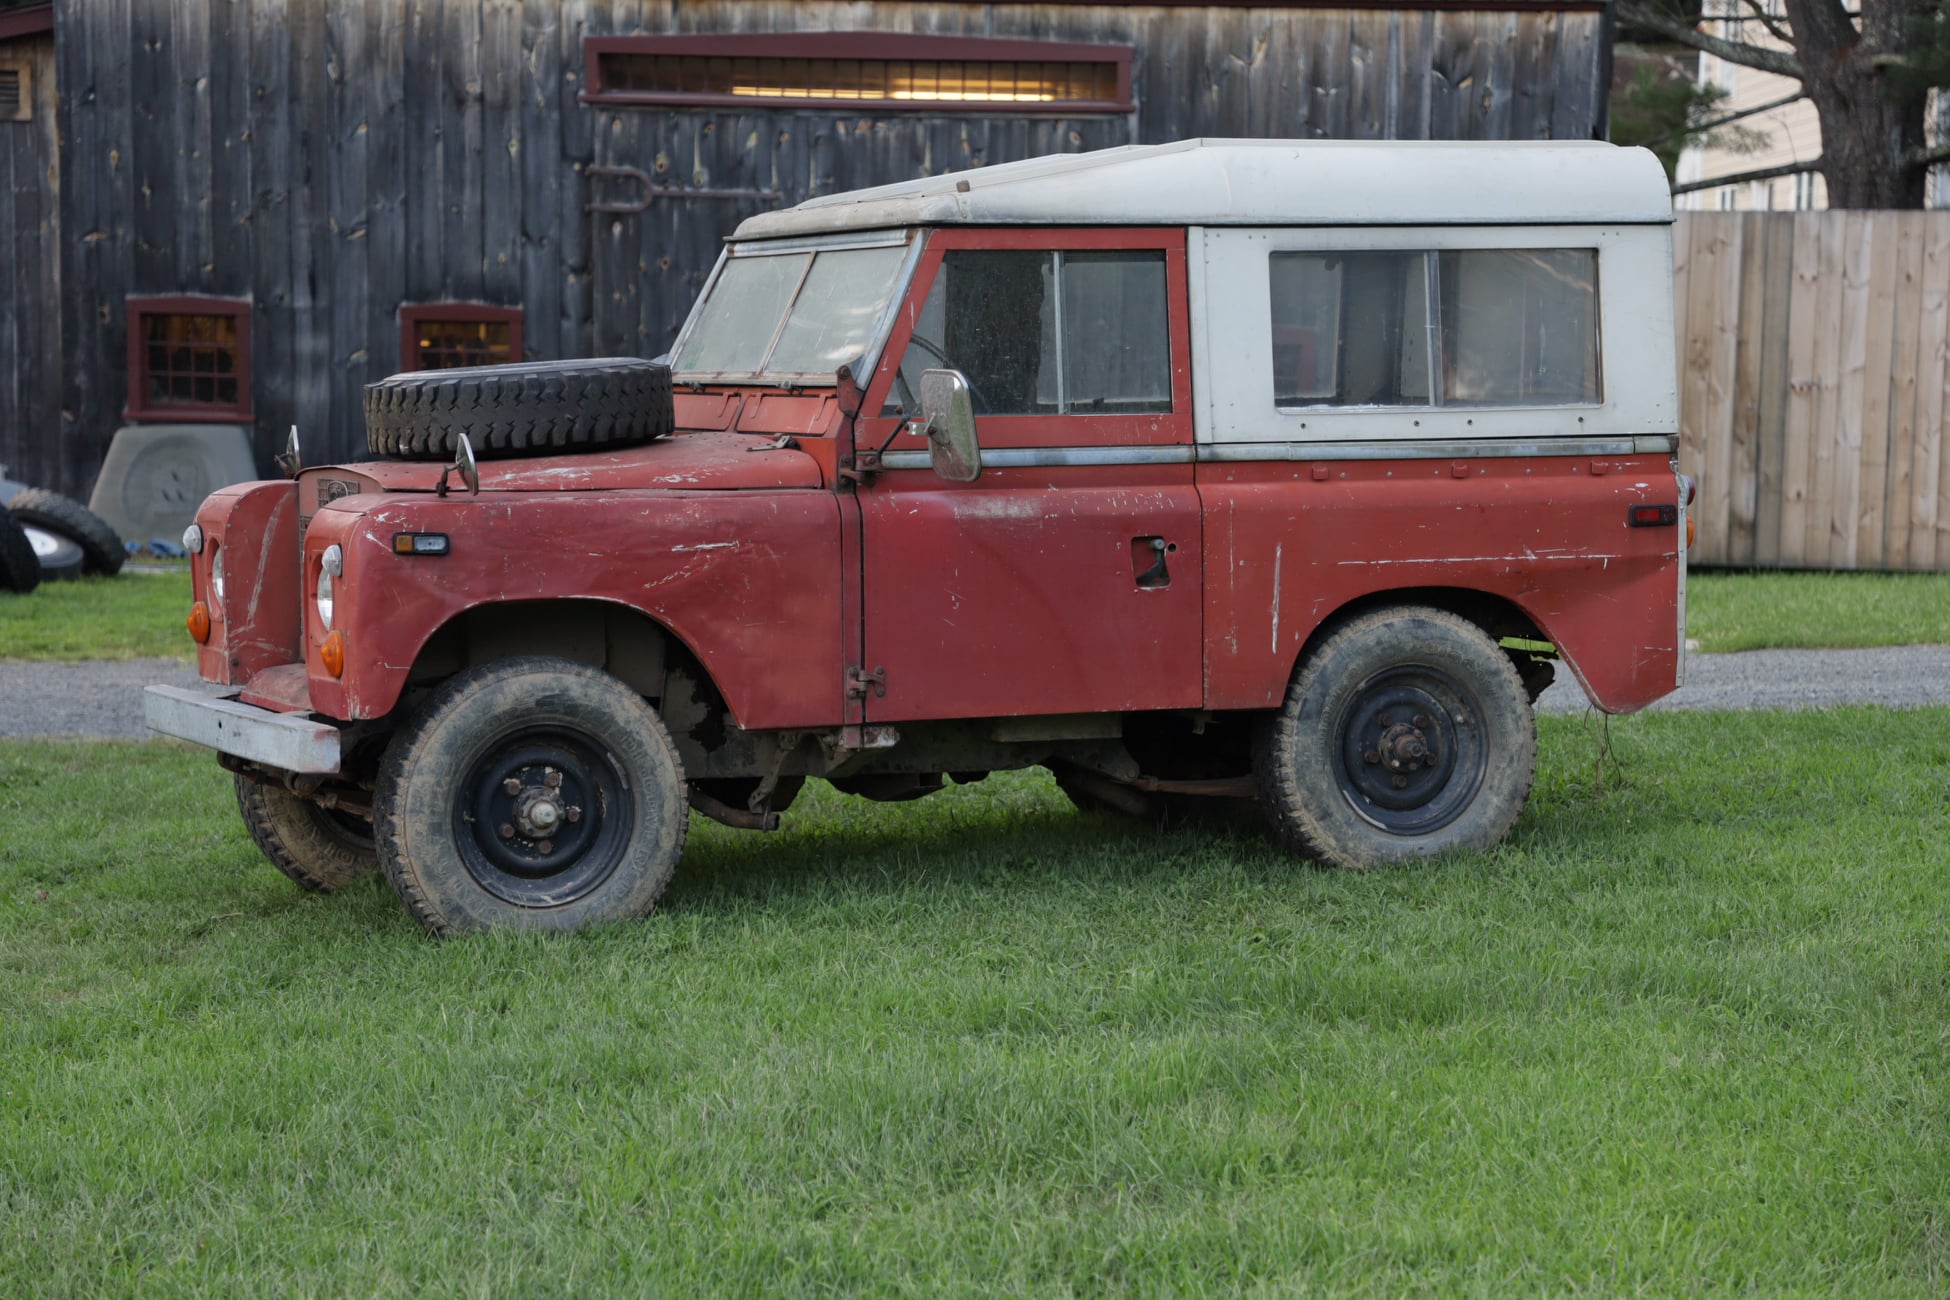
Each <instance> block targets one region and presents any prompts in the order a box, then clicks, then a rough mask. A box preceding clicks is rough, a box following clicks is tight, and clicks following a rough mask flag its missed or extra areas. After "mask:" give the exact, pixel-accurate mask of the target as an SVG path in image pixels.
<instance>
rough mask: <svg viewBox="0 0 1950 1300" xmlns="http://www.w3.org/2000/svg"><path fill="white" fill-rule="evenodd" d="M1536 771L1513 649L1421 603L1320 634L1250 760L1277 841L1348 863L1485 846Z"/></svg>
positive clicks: (1512, 818) (1502, 831)
mask: <svg viewBox="0 0 1950 1300" xmlns="http://www.w3.org/2000/svg"><path fill="white" fill-rule="evenodd" d="M1536 770H1537V724H1536V721H1535V719H1534V718H1533V717H1532V715H1531V711H1530V699H1529V696H1528V694H1527V693H1526V692H1525V690H1524V686H1523V681H1522V679H1521V678H1520V677H1519V676H1518V675H1517V672H1516V669H1515V668H1514V667H1512V666H1511V663H1510V659H1509V656H1507V655H1505V654H1504V653H1503V651H1502V650H1501V649H1499V648H1498V647H1497V645H1496V643H1495V642H1493V641H1492V640H1490V638H1489V637H1488V636H1486V635H1484V633H1483V632H1482V630H1481V629H1479V628H1477V627H1476V626H1475V625H1474V624H1473V623H1470V622H1468V621H1467V620H1465V619H1462V618H1459V617H1457V616H1456V615H1454V614H1450V613H1447V612H1445V611H1443V610H1438V609H1431V608H1427V607H1424V606H1404V607H1397V608H1393V609H1384V610H1376V611H1374V612H1372V613H1369V614H1364V615H1362V616H1360V617H1358V618H1355V619H1354V620H1352V621H1351V622H1349V623H1348V624H1347V625H1346V626H1345V627H1343V628H1341V629H1340V630H1339V631H1337V632H1335V633H1334V634H1333V635H1332V636H1330V637H1329V638H1328V639H1327V640H1326V641H1325V642H1324V643H1322V644H1321V646H1320V647H1319V649H1318V650H1316V651H1315V652H1314V653H1313V654H1312V655H1311V656H1309V657H1308V659H1307V661H1306V662H1305V663H1304V664H1303V665H1302V666H1301V668H1300V671H1299V672H1298V673H1297V674H1296V675H1295V677H1294V679H1293V684H1292V686H1291V688H1290V689H1289V690H1288V692H1287V698H1286V701H1285V703H1284V704H1283V705H1282V706H1281V708H1280V710H1279V712H1278V713H1277V714H1275V715H1274V716H1273V717H1272V718H1271V719H1269V720H1268V721H1267V722H1266V724H1265V725H1264V726H1263V727H1262V729H1261V731H1260V735H1259V739H1258V744H1257V745H1256V752H1255V755H1254V763H1253V774H1254V777H1255V780H1256V783H1257V784H1258V786H1259V793H1260V802H1261V803H1262V805H1264V807H1265V809H1266V811H1267V813H1268V815H1269V816H1270V817H1271V819H1272V821H1273V824H1274V827H1275V829H1276V830H1277V832H1278V834H1279V835H1280V837H1281V839H1283V840H1284V841H1285V842H1286V843H1287V844H1288V845H1289V846H1291V847H1293V848H1295V849H1297V850H1299V851H1301V852H1303V853H1306V854H1308V855H1309V856H1312V857H1317V858H1320V859H1321V860H1323V861H1325V862H1327V863H1329V864H1332V865H1334V866H1340V867H1351V868H1357V869H1358V868H1367V867H1376V866H1384V865H1387V864H1390V863H1396V862H1401V861H1405V860H1407V859H1410V858H1416V857H1422V856H1425V855H1427V854H1431V853H1438V852H1441V851H1443V850H1446V849H1486V848H1488V847H1490V846H1491V845H1493V844H1495V843H1497V842H1498V841H1500V840H1501V839H1502V838H1503V837H1504V836H1505V835H1506V834H1508V833H1509V830H1510V828H1511V827H1512V826H1514V825H1515V824H1516V821H1517V817H1518V815H1519V814H1520V813H1522V812H1523V806H1524V803H1525V801H1526V800H1527V799H1528V798H1529V796H1530V784H1531V781H1532V779H1533V777H1534V776H1535V774H1536Z"/></svg>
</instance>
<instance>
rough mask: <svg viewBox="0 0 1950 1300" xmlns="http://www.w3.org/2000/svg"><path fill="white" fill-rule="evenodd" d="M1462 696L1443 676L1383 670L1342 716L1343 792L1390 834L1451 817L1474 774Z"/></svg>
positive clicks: (1476, 760)
mask: <svg viewBox="0 0 1950 1300" xmlns="http://www.w3.org/2000/svg"><path fill="white" fill-rule="evenodd" d="M1466 701H1467V697H1465V696H1464V695H1463V693H1462V692H1461V690H1460V689H1459V687H1458V686H1457V684H1456V683H1455V682H1454V681H1453V680H1451V679H1450V678H1449V677H1448V675H1447V674H1445V673H1440V672H1437V671H1435V670H1433V669H1428V668H1423V667H1419V666H1408V665H1404V666H1402V667H1400V668H1396V669H1390V670H1388V671H1386V672H1383V673H1380V674H1378V675H1376V676H1375V677H1372V678H1370V679H1369V680H1368V681H1367V682H1365V683H1363V684H1362V686H1361V688H1360V689H1359V690H1357V691H1356V692H1355V693H1354V695H1353V697H1352V698H1351V699H1350V700H1349V701H1348V704H1347V706H1346V711H1345V712H1344V713H1343V714H1342V730H1341V743H1340V751H1339V757H1340V762H1339V764H1338V766H1339V768H1340V776H1341V780H1342V790H1343V792H1344V793H1345V794H1346V796H1347V798H1348V800H1349V802H1350V804H1352V806H1353V807H1354V808H1355V810H1356V811H1358V812H1359V813H1360V814H1361V815H1362V816H1363V817H1364V818H1366V819H1368V820H1369V821H1371V822H1373V823H1375V824H1376V825H1377V826H1380V827H1382V828H1383V829H1386V830H1390V831H1394V832H1396V833H1397V834H1425V833H1427V832H1428V831H1431V830H1435V829H1437V828H1439V827H1441V826H1443V825H1446V824H1447V823H1448V822H1449V821H1451V820H1453V819H1454V818H1455V817H1456V815H1457V814H1458V813H1459V811H1460V810H1461V808H1462V807H1464V806H1466V804H1467V802H1468V796H1469V794H1470V792H1471V790H1472V789H1473V787H1474V785H1475V784H1476V783H1477V781H1478V780H1479V779H1480V770H1481V756H1480V754H1479V753H1478V749H1479V748H1480V746H1478V745H1477V744H1476V743H1475V742H1474V740H1473V737H1474V736H1475V731H1474V728H1473V727H1472V726H1471V725H1470V715H1471V714H1472V713H1473V712H1474V710H1473V709H1472V708H1470V707H1468V706H1467V702H1466Z"/></svg>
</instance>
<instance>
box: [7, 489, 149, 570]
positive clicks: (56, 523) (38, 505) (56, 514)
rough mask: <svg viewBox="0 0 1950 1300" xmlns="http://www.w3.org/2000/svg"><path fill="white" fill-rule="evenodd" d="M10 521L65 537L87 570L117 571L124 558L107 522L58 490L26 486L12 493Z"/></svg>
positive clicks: (118, 538)
mask: <svg viewBox="0 0 1950 1300" xmlns="http://www.w3.org/2000/svg"><path fill="white" fill-rule="evenodd" d="M7 512H8V513H9V514H11V515H12V516H13V517H14V522H15V523H19V524H25V525H28V526H30V527H34V528H39V529H41V530H42V531H44V532H49V533H55V534H58V535H59V536H62V537H65V538H67V539H68V540H69V541H72V542H73V543H74V544H75V545H77V546H79V547H80V548H81V564H82V569H83V571H84V572H87V573H120V572H121V571H122V561H123V560H124V559H125V558H127V557H126V555H125V553H124V552H123V550H122V539H121V538H120V537H119V536H117V535H116V532H115V530H114V529H113V528H110V527H109V526H108V521H107V520H105V519H103V518H102V517H101V516H100V515H98V514H96V513H95V512H94V511H92V510H90V509H89V508H88V507H87V506H84V505H82V504H81V503H80V502H79V501H71V500H69V499H68V498H67V497H64V496H62V495H61V494H60V493H58V492H49V491H47V490H46V489H45V488H28V489H26V490H25V491H23V492H18V493H15V494H14V499H13V500H11V501H9V502H8V503H7Z"/></svg>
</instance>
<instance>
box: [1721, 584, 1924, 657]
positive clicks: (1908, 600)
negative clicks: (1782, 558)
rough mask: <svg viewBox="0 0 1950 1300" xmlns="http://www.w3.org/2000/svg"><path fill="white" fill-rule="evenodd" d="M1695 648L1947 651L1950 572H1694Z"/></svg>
mask: <svg viewBox="0 0 1950 1300" xmlns="http://www.w3.org/2000/svg"><path fill="white" fill-rule="evenodd" d="M1686 595H1687V602H1686V624H1687V627H1686V631H1687V634H1688V635H1689V636H1692V637H1695V638H1697V639H1698V640H1699V643H1700V649H1702V650H1706V651H1709V652H1712V651H1723V650H1766V649H1773V648H1776V647H1784V648H1795V649H1798V648H1820V647H1838V646H1883V645H1950V573H1783V572H1775V571H1769V572H1750V573H1739V572H1728V571H1721V572H1708V573H1695V574H1691V575H1689V576H1688V578H1687V582H1686Z"/></svg>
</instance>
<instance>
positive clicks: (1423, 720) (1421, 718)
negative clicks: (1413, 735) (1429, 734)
mask: <svg viewBox="0 0 1950 1300" xmlns="http://www.w3.org/2000/svg"><path fill="white" fill-rule="evenodd" d="M1415 725H1416V726H1417V727H1423V728H1426V727H1427V726H1428V725H1429V715H1428V714H1426V713H1418V714H1416V715H1415Z"/></svg>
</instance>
